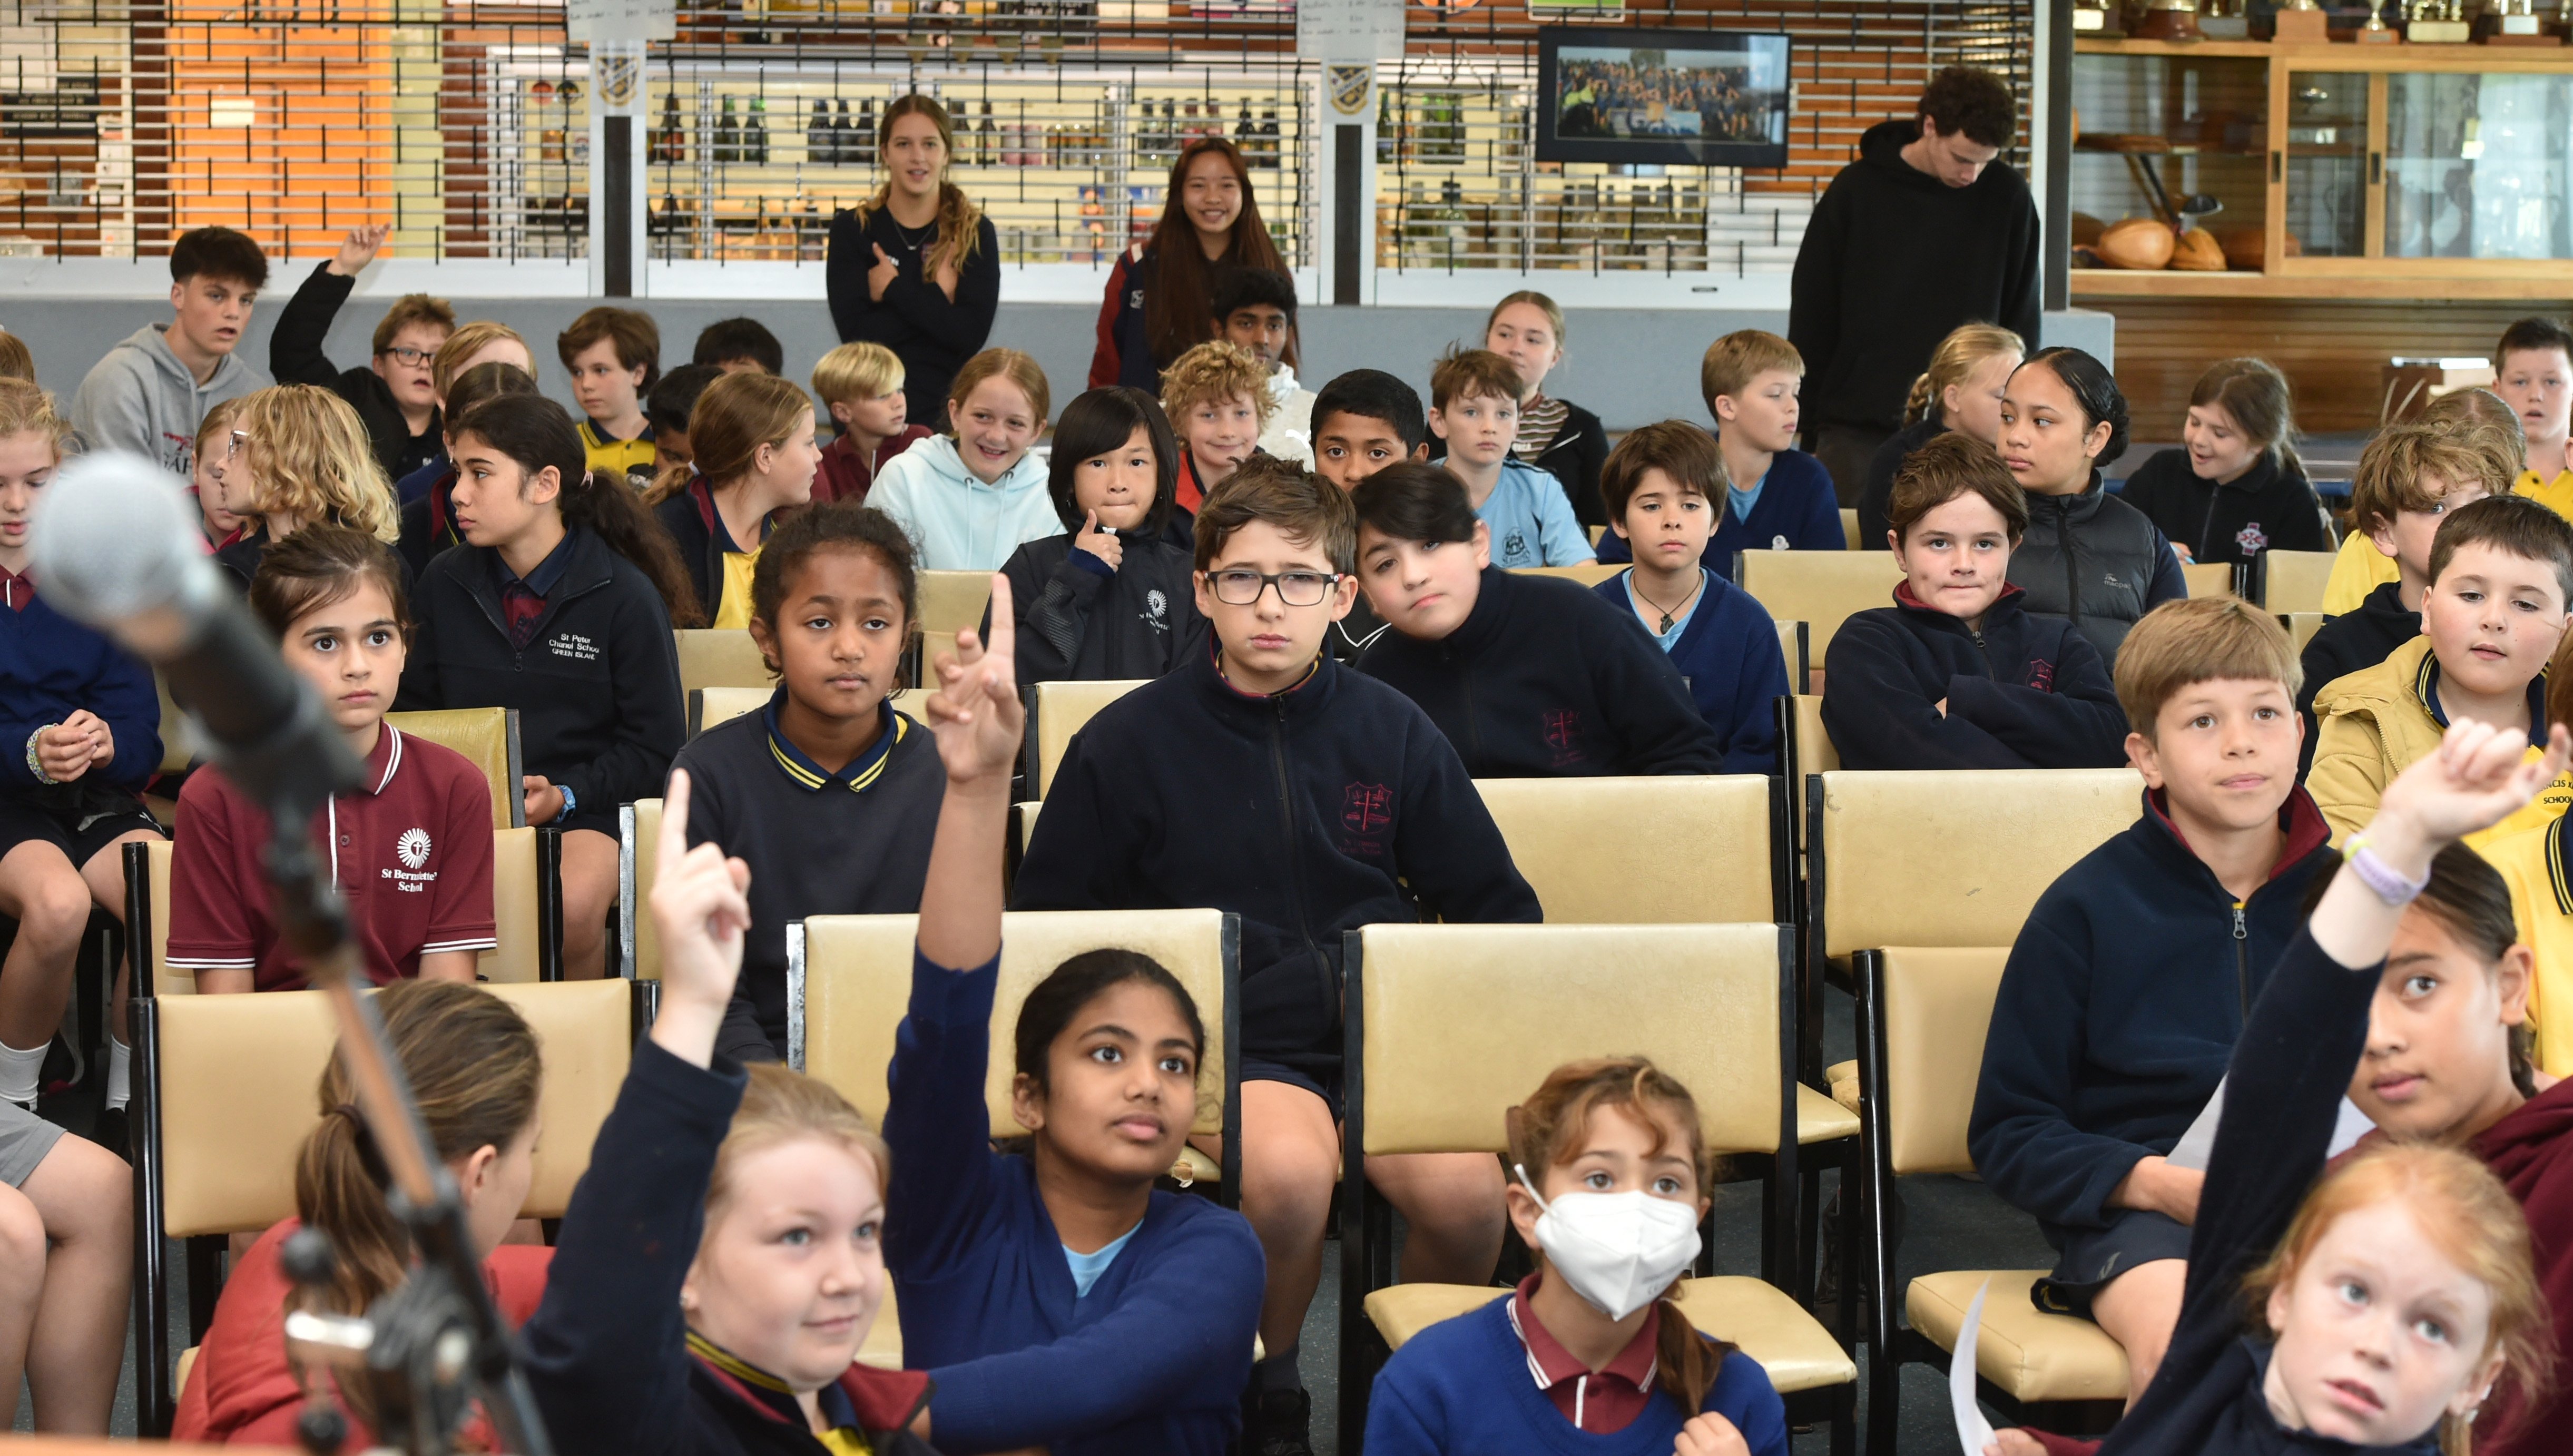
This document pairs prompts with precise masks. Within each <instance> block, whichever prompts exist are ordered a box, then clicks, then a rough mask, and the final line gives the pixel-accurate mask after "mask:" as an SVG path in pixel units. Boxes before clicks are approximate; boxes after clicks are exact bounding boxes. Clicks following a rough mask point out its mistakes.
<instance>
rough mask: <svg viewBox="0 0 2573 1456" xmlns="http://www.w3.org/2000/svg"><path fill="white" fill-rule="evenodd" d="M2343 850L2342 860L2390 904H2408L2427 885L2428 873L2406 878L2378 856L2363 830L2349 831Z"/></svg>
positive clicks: (2381, 898) (2394, 907)
mask: <svg viewBox="0 0 2573 1456" xmlns="http://www.w3.org/2000/svg"><path fill="white" fill-rule="evenodd" d="M2345 851H2346V852H2345V854H2344V857H2343V860H2342V862H2343V863H2344V864H2347V865H2348V866H2349V867H2350V869H2351V871H2352V872H2354V873H2355V874H2356V875H2357V876H2358V880H2359V883H2360V884H2362V885H2365V886H2366V887H2367V888H2368V889H2370V890H2372V891H2374V892H2375V893H2376V898H2377V899H2379V900H2382V901H2384V902H2385V903H2386V905H2387V906H2388V907H2389V908H2393V909H2400V908H2402V907H2403V906H2406V905H2409V904H2411V903H2412V902H2413V901H2414V900H2415V899H2418V898H2419V897H2420V894H2421V892H2422V891H2424V890H2427V889H2429V888H2430V877H2429V876H2427V875H2424V876H2422V877H2421V878H2420V879H2418V880H2410V879H2406V878H2404V876H2403V874H2402V872H2400V871H2398V870H2396V869H2395V868H2394V867H2393V866H2392V865H2389V864H2387V863H2385V861H2383V860H2381V859H2379V858H2377V855H2376V851H2375V849H2373V848H2372V847H2370V846H2369V844H2368V842H2367V836H2366V835H2364V834H2353V835H2351V836H2350V837H2349V839H2348V841H2347V842H2346V845H2345Z"/></svg>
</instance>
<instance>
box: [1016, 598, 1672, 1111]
mask: <svg viewBox="0 0 2573 1456" xmlns="http://www.w3.org/2000/svg"><path fill="white" fill-rule="evenodd" d="M1574 589H1575V590H1578V589H1579V588H1577V587H1576V588H1574ZM1583 595H1588V593H1586V592H1584V593H1583ZM1602 605H1603V606H1604V605H1605V604H1604V603H1603V604H1602ZM1639 630H1640V629H1639ZM1682 702H1683V704H1685V703H1686V698H1685V695H1683V698H1682ZM1184 905H1211V906H1214V907H1216V908H1218V909H1221V910H1228V911H1232V912H1234V913H1236V914H1238V915H1240V916H1241V917H1242V999H1243V1014H1242V1035H1243V1046H1244V1048H1245V1049H1246V1050H1248V1051H1250V1052H1251V1053H1253V1054H1256V1055H1258V1056H1261V1057H1263V1058H1266V1059H1268V1060H1270V1061H1274V1062H1279V1063H1283V1064H1286V1065H1287V1066H1290V1067H1295V1068H1297V1069H1298V1070H1301V1071H1304V1072H1307V1073H1309V1074H1311V1075H1313V1076H1315V1077H1317V1078H1322V1079H1327V1078H1328V1077H1329V1076H1330V1075H1331V1074H1332V1073H1333V1072H1334V1071H1335V1070H1336V1069H1337V1067H1338V1065H1339V1060H1340V1044H1339V1030H1338V1029H1339V1024H1340V935H1341V933H1342V932H1343V931H1350V930H1355V929H1357V928H1358V927H1360V926H1364V925H1374V924H1377V923H1380V922H1387V921H1391V922H1403V923H1410V922H1417V921H1422V920H1429V919H1436V920H1445V921H1458V922H1490V923H1502V922H1507V923H1519V924H1534V923H1536V922H1538V921H1541V920H1543V919H1544V911H1543V910H1542V909H1541V908H1540V907H1539V906H1538V905H1537V899H1536V892H1534V891H1532V890H1530V889H1529V888H1528V884H1527V881H1525V880H1523V879H1521V878H1520V877H1519V872H1518V870H1517V868H1516V867H1515V866H1513V865H1512V864H1511V863H1510V852H1509V848H1508V846H1506V845H1504V844H1503V843H1502V842H1501V832H1500V830H1499V829H1498V828H1497V827H1496V826H1494V825H1493V823H1492V816H1491V812H1490V811H1489V810H1487V809H1485V808H1484V807H1483V800H1482V796H1481V795H1479V794H1477V793H1476V792H1474V785H1473V782H1472V780H1470V779H1468V778H1467V777H1466V776H1465V766H1464V765H1463V764H1461V763H1459V762H1457V760H1456V751H1455V750H1454V749H1453V748H1450V747H1448V745H1447V740H1446V739H1445V738H1443V737H1441V736H1439V733H1438V729H1437V728H1436V726H1435V725H1433V724H1432V723H1430V721H1429V720H1428V719H1427V718H1426V717H1424V716H1422V714H1421V712H1420V710H1419V709H1418V708H1415V707H1413V706H1412V705H1411V704H1410V702H1409V701H1408V700H1406V699H1405V698H1404V697H1403V696H1402V695H1401V694H1400V693H1397V692H1395V691H1394V690H1393V689H1391V688H1389V687H1386V686H1385V685H1384V684H1382V683H1380V682H1377V681H1375V680H1374V679H1372V678H1368V677H1363V676H1360V675H1359V674H1357V673H1354V672H1350V671H1348V670H1347V669H1345V668H1343V667H1341V666H1339V665H1338V664H1337V663H1335V662H1333V661H1331V660H1330V658H1329V657H1328V656H1324V657H1322V658H1320V659H1319V660H1318V661H1317V662H1316V663H1315V664H1314V667H1313V671H1312V674H1311V675H1310V676H1308V677H1306V678H1305V679H1304V681H1303V682H1302V683H1300V684H1298V685H1297V686H1295V687H1293V688H1289V689H1288V690H1287V691H1286V692H1283V693H1279V694H1276V695H1275V696H1271V697H1255V696H1252V695H1250V694H1247V693H1243V692H1240V691H1237V690H1236V689H1235V688H1234V687H1233V685H1232V684H1231V683H1228V682H1226V681H1225V679H1224V676H1223V674H1222V673H1220V672H1219V671H1217V668H1216V663H1215V657H1214V654H1213V653H1212V652H1206V653H1199V654H1196V655H1194V656H1192V657H1191V658H1190V659H1189V660H1188V661H1187V662H1185V663H1183V664H1181V665H1180V666H1179V667H1178V668H1176V669H1174V670H1173V671H1172V672H1170V673H1169V674H1168V675H1166V676H1164V677H1163V678H1161V679H1160V680H1159V681H1157V682H1152V683H1147V684H1146V685H1144V686H1143V687H1140V688H1137V689H1136V690H1135V691H1133V692H1131V693H1128V694H1126V695H1125V696H1124V697H1122V698H1119V699H1118V700H1117V701H1115V702H1113V703H1110V704H1109V705H1108V706H1107V707H1104V708H1102V709H1100V710H1099V715H1098V716H1097V717H1094V718H1092V719H1091V720H1090V722H1089V723H1088V724H1087V725H1085V726H1084V727H1083V728H1082V730H1081V732H1079V733H1078V734H1075V735H1074V736H1073V740H1072V746H1071V747H1070V748H1069V749H1068V750H1066V752H1065V754H1064V758H1063V766H1062V767H1061V768H1060V769H1058V770H1057V771H1056V773H1055V780H1054V788H1053V790H1052V792H1050V793H1048V794H1047V795H1046V803H1045V813H1044V814H1042V815H1040V816H1038V819H1037V828H1036V835H1035V837H1034V839H1033V840H1032V841H1031V842H1030V843H1029V845H1028V852H1027V857H1026V859H1025V860H1024V861H1022V862H1021V863H1020V865H1019V874H1018V879H1017V881H1016V884H1015V887H1014V888H1013V890H1012V893H1011V906H1012V908H1013V909H1017V910H1158V909H1164V908H1167V907H1172V906H1184Z"/></svg>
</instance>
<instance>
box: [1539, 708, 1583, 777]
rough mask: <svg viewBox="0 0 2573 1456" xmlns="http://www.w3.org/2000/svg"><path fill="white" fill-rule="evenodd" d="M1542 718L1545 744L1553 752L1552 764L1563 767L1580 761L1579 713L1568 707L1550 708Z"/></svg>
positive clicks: (1581, 755) (1581, 756)
mask: <svg viewBox="0 0 2573 1456" xmlns="http://www.w3.org/2000/svg"><path fill="white" fill-rule="evenodd" d="M1544 718H1545V732H1544V738H1545V746H1546V748H1547V749H1548V750H1549V751H1551V752H1552V753H1553V754H1554V766H1555V767H1556V768H1564V767H1567V766H1569V765H1571V764H1576V763H1579V762H1581V760H1582V758H1583V756H1584V755H1583V754H1582V752H1581V715H1580V714H1579V713H1576V712H1573V711H1572V710H1571V709H1569V708H1550V709H1548V710H1546V712H1545V714H1544Z"/></svg>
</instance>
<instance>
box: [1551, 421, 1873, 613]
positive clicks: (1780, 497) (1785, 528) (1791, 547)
mask: <svg viewBox="0 0 2573 1456" xmlns="http://www.w3.org/2000/svg"><path fill="white" fill-rule="evenodd" d="M1717 504H1718V505H1720V506H1721V507H1722V508H1723V510H1724V515H1723V518H1722V519H1720V520H1718V521H1717V522H1716V523H1715V534H1713V535H1711V536H1709V537H1707V541H1706V550H1705V552H1704V553H1703V554H1701V555H1700V556H1699V557H1698V559H1699V560H1700V561H1703V562H1705V563H1706V564H1707V566H1708V567H1709V568H1710V569H1712V570H1713V571H1714V572H1715V573H1716V574H1717V575H1719V576H1722V577H1723V578H1725V579H1726V580H1727V581H1731V580H1733V579H1735V578H1736V577H1737V576H1739V575H1740V574H1741V573H1740V571H1739V570H1738V569H1737V568H1738V567H1739V566H1740V564H1741V563H1740V562H1739V561H1737V560H1736V559H1735V558H1736V557H1737V556H1739V555H1741V554H1742V553H1743V552H1745V551H1845V550H1848V549H1849V537H1848V535H1847V534H1846V533H1845V532H1843V531H1842V530H1841V502H1840V497H1839V496H1837V495H1834V494H1833V493H1832V477H1831V472H1829V471H1827V470H1825V469H1824V468H1823V462H1822V461H1820V460H1817V459H1815V458H1814V457H1813V456H1812V455H1809V454H1807V453H1805V452H1804V451H1803V450H1780V451H1779V452H1778V453H1777V454H1776V455H1775V456H1774V457H1772V458H1771V460H1770V461H1769V473H1768V474H1766V475H1763V476H1761V477H1760V497H1759V498H1758V499H1757V500H1754V501H1752V502H1751V514H1750V515H1748V516H1737V515H1735V514H1734V513H1733V502H1732V501H1731V500H1729V499H1728V500H1722V501H1718V502H1717ZM1599 559H1600V560H1602V561H1632V560H1634V559H1635V543H1634V542H1632V541H1629V540H1627V539H1626V538H1625V537H1624V536H1621V535H1619V534H1617V533H1616V532H1615V531H1613V530H1612V531H1607V532H1604V533H1602V534H1601V535H1600V537H1599Z"/></svg>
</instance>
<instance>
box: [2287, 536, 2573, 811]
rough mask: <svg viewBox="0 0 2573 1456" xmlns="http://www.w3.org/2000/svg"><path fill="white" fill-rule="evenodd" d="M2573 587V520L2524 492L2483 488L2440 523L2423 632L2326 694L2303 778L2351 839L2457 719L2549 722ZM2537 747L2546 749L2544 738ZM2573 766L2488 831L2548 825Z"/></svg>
mask: <svg viewBox="0 0 2573 1456" xmlns="http://www.w3.org/2000/svg"><path fill="white" fill-rule="evenodd" d="M2568 599H2573V525H2568V524H2566V522H2565V520H2564V517H2562V516H2560V515H2557V514H2556V513H2555V512H2553V511H2551V510H2549V509H2547V508H2546V507H2545V506H2542V505H2539V504H2538V503H2537V502H2535V501H2533V500H2528V499H2525V498H2523V497H2520V496H2515V495H2505V496H2498V497H2495V498H2492V499H2487V500H2478V501H2476V502H2474V503H2473V504H2471V505H2467V506H2464V507H2462V508H2460V509H2458V510H2457V511H2456V512H2455V513H2454V514H2452V515H2450V516H2449V517H2448V518H2447V520H2446V521H2445V522H2443V523H2442V524H2441V525H2440V526H2439V532H2438V535H2437V537H2436V538H2435V539H2434V540H2433V541H2432V543H2431V546H2430V561H2429V583H2428V585H2427V586H2426V587H2424V588H2423V590H2422V593H2421V635H2420V636H2419V637H2416V638H2414V639H2413V640H2411V641H2410V642H2407V643H2405V644H2404V645H2403V646H2401V647H2398V648H2396V649H2395V650H2394V652H2393V653H2392V655H2390V656H2388V657H2387V658H2386V659H2385V660H2384V661H2383V662H2381V663H2378V664H2377V665H2376V666H2374V667H2370V668H2365V669H2362V670H2360V671H2358V672H2353V673H2351V674H2349V675H2348V676H2346V677H2343V678H2341V679H2340V680H2338V681H2336V682H2333V683H2331V684H2329V685H2328V686H2326V687H2324V688H2323V690H2322V691H2321V692H2319V693H2317V694H2315V695H2314V714H2315V716H2316V717H2317V718H2318V719H2320V720H2321V724H2322V729H2321V735H2320V739H2321V741H2320V742H2319V744H2318V745H2317V746H2316V747H2315V749H2314V765H2313V769H2312V771H2311V772H2310V773H2308V774H2307V775H2306V777H2305V788H2306V790H2307V792H2309V793H2311V794H2312V795H2313V796H2314V802H2315V803H2316V804H2317V805H2319V806H2321V808H2322V811H2323V818H2324V820H2325V821H2327V822H2328V823H2329V824H2330V825H2331V828H2332V842H2333V843H2334V844H2340V843H2342V842H2344V841H2345V840H2346V839H2347V838H2348V837H2349V835H2350V834H2352V833H2353V832H2355V831H2356V830H2357V829H2358V828H2359V827H2360V826H2361V825H2364V824H2365V823H2367V821H2368V820H2369V819H2371V818H2373V817H2375V814H2376V801H2377V798H2378V796H2379V795H2380V794H2382V793H2383V792H2384V789H2385V786H2386V785H2387V784H2388V783H2391V782H2392V781H2393V779H2394V776H2395V775H2396V774H2399V773H2401V772H2402V771H2403V770H2404V769H2405V768H2407V767H2409V766H2410V765H2411V763H2412V762H2413V760H2415V759H2418V758H2420V757H2422V756H2423V755H2425V754H2427V753H2430V752H2431V751H2433V750H2434V749H2436V748H2437V747H2438V746H2439V739H2440V737H2441V735H2443V734H2445V733H2446V732H2447V729H2448V724H2449V722H2450V720H2451V719H2455V718H2472V719H2475V720H2477V721H2479V722H2484V723H2490V724H2492V725H2493V726H2495V727H2497V728H2509V729H2517V730H2519V731H2521V732H2525V733H2528V734H2530V735H2532V738H2533V739H2534V740H2535V741H2539V742H2542V741H2543V740H2544V738H2545V735H2546V726H2547V725H2546V666H2547V660H2548V659H2549V658H2551V657H2553V656H2554V655H2555V650H2556V648H2557V647H2558V646H2559V645H2560V644H2561V643H2562V641H2563V639H2564V629H2565V626H2566V623H2567V622H2568V620H2573V616H2568V613H2567V609H2566V602H2567V601H2568ZM2531 751H2532V752H2534V751H2536V750H2535V749H2534V748H2532V749H2531ZM2568 779H2573V776H2568V778H2559V779H2558V780H2557V781H2556V782H2555V783H2554V784H2552V785H2550V786H2549V787H2548V788H2547V789H2546V791H2545V792H2543V793H2541V794H2539V795H2538V797H2537V798H2536V799H2535V800H2534V801H2533V802H2531V803H2530V804H2529V805H2528V806H2527V807H2525V808H2523V809H2521V810H2520V811H2519V812H2518V813H2516V814H2513V815H2512V816H2511V817H2510V818H2508V819H2505V820H2503V821H2502V822H2501V823H2500V824H2498V825H2496V826H2494V827H2493V828H2491V829H2488V830H2485V831H2484V832H2483V833H2481V834H2479V835H2475V836H2471V837H2470V843H2474V844H2476V845H2478V846H2480V845H2482V844H2485V843H2489V842H2491V841H2493V840H2496V839H2499V838H2501V837H2503V836H2504V835H2507V834H2510V833H2512V832H2514V831H2516V830H2520V829H2525V828H2529V827H2532V826H2535V825H2540V824H2543V823H2545V822H2546V821H2548V820H2550V819H2553V818H2554V817H2556V816H2558V815H2560V814H2562V813H2563V812H2564V806H2565V805H2566V804H2567V803H2568V802H2573V781H2568Z"/></svg>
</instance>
